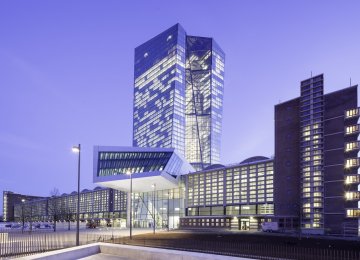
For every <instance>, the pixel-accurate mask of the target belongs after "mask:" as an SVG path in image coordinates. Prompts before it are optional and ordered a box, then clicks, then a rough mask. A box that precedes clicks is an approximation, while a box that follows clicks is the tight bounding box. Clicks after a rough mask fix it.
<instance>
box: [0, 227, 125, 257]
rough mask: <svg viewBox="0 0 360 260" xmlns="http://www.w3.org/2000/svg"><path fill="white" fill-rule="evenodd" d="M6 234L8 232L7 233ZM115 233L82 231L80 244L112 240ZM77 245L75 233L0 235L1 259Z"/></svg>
mask: <svg viewBox="0 0 360 260" xmlns="http://www.w3.org/2000/svg"><path fill="white" fill-rule="evenodd" d="M5 234H6V233H5ZM114 238H117V239H119V237H114V236H113V235H104V234H96V233H80V244H81V245H85V244H89V243H95V242H105V241H107V242H111V241H114ZM75 245H76V240H75V233H71V234H69V233H66V232H64V233H37V234H36V233H32V234H9V235H2V236H0V259H1V258H9V257H20V256H26V255H31V254H36V253H42V252H46V251H51V250H56V249H62V248H67V247H72V246H75Z"/></svg>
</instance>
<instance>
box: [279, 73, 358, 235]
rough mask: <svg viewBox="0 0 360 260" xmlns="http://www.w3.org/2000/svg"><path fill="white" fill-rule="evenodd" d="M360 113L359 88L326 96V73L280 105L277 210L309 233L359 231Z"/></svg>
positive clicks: (306, 83) (305, 85) (303, 84)
mask: <svg viewBox="0 0 360 260" xmlns="http://www.w3.org/2000/svg"><path fill="white" fill-rule="evenodd" d="M358 111H359V109H358V105H357V86H352V87H349V88H345V89H342V90H339V91H336V92H333V93H329V94H324V76H323V75H318V76H315V77H311V78H309V79H306V80H304V81H302V82H301V84H300V97H298V98H296V99H293V100H290V101H287V102H284V103H282V104H279V105H277V106H275V171H276V173H277V175H276V177H275V200H276V201H277V203H276V204H275V214H278V215H287V216H296V215H298V216H299V217H300V222H301V229H302V232H304V233H313V234H325V233H326V234H345V233H356V234H357V233H358V227H359V225H358V217H359V210H358V201H359V192H358V184H359V182H358V180H359V179H358V175H357V174H358V168H359V164H358V160H359V159H358V154H357V153H358V151H359V150H358V148H359V146H358V135H359V126H358V118H359V113H358ZM285 187H286V188H285ZM339 223H341V224H340V225H339Z"/></svg>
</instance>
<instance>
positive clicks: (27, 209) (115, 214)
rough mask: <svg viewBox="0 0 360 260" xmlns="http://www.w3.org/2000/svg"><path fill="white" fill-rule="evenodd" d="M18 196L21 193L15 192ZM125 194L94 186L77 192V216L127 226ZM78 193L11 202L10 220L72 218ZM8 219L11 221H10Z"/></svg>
mask: <svg viewBox="0 0 360 260" xmlns="http://www.w3.org/2000/svg"><path fill="white" fill-rule="evenodd" d="M18 195H19V196H24V195H21V194H18ZM126 208H127V195H126V193H125V192H122V191H119V190H113V189H108V188H101V187H96V188H95V189H93V190H88V189H84V190H82V191H81V192H80V211H79V219H80V221H82V222H85V221H87V222H95V223H97V224H98V225H102V226H108V225H111V226H115V227H121V226H122V227H124V226H125V225H126ZM76 214H77V192H76V191H74V192H72V193H70V194H66V193H64V194H62V195H59V196H52V197H42V198H41V197H38V198H36V199H32V200H26V201H24V202H17V203H15V204H14V211H13V212H12V215H11V219H12V221H21V220H22V219H24V220H25V222H44V221H54V220H55V221H75V220H76ZM9 221H10V220H9Z"/></svg>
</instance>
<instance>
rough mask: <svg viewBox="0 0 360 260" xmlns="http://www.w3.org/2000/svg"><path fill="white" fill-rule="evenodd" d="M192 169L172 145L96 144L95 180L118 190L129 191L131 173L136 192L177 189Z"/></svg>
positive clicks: (99, 183)
mask: <svg viewBox="0 0 360 260" xmlns="http://www.w3.org/2000/svg"><path fill="white" fill-rule="evenodd" d="M193 171H194V169H193V168H192V166H191V165H190V164H189V163H187V162H186V161H185V159H183V158H182V157H181V156H180V155H179V154H178V153H177V152H176V151H175V149H173V148H142V147H114V146H95V147H94V175H93V180H94V183H96V184H98V185H101V186H105V187H109V188H113V189H117V190H123V191H129V190H130V174H131V178H132V188H133V191H134V192H148V191H152V190H154V189H157V190H163V189H172V188H177V187H178V180H179V176H180V175H183V174H187V173H189V172H193ZM154 184H155V186H154Z"/></svg>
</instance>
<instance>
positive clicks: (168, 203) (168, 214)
mask: <svg viewBox="0 0 360 260" xmlns="http://www.w3.org/2000/svg"><path fill="white" fill-rule="evenodd" d="M167 195H168V196H167V212H166V213H167V231H169V225H170V219H169V218H170V212H169V210H170V191H168V193H167Z"/></svg>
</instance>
